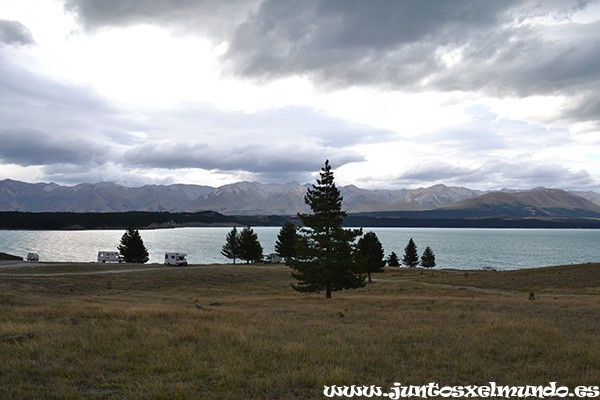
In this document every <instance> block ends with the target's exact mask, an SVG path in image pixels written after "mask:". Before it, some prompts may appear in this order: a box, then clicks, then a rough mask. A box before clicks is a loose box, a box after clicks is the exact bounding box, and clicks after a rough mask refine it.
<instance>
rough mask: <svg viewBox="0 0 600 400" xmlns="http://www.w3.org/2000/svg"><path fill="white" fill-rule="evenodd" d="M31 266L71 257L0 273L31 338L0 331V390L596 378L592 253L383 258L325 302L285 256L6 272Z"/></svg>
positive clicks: (272, 394)
mask: <svg viewBox="0 0 600 400" xmlns="http://www.w3.org/2000/svg"><path fill="white" fill-rule="evenodd" d="M87 267H88V266H82V267H81V269H82V270H83V269H84V268H87ZM32 268H34V269H35V271H48V272H53V273H58V272H69V271H73V269H74V266H67V267H63V266H60V265H53V266H51V269H48V270H47V269H46V267H44V266H43V265H40V266H36V267H30V268H29V269H24V270H18V269H17V268H12V269H10V270H9V269H2V270H0V336H8V335H15V334H25V333H34V334H35V337H34V338H33V339H22V340H0V359H1V360H2V363H0V398H45V397H51V395H52V396H54V397H56V398H78V397H83V398H205V399H239V398H246V399H252V398H255V399H262V398H315V399H319V398H323V394H322V393H323V386H324V385H332V384H348V385H351V384H358V385H363V384H364V385H380V386H382V387H389V386H391V385H392V384H393V382H402V383H405V384H416V385H424V384H427V383H429V382H437V383H439V384H440V385H460V384H465V385H466V384H483V383H486V382H489V381H495V382H498V383H499V384H510V385H515V384H536V385H537V384H541V385H544V384H547V383H548V382H549V381H557V382H558V383H559V384H560V385H569V386H571V387H575V386H577V385H597V383H598V382H599V381H600V353H598V352H597V351H590V349H597V348H599V347H600V336H598V335H597V332H598V331H599V329H600V317H599V315H600V312H599V311H600V304H599V302H598V299H597V295H598V294H600V285H598V284H599V283H600V265H598V264H591V265H583V266H568V267H556V268H549V269H540V270H534V269H532V270H525V271H514V272H487V273H483V272H477V273H475V272H469V273H466V274H465V273H463V272H444V271H424V270H421V269H415V270H412V269H410V270H409V269H399V268H398V269H388V270H387V271H386V272H385V273H383V274H377V275H376V276H375V277H376V278H378V279H380V281H377V282H375V283H373V284H369V285H368V286H367V287H366V288H363V289H359V290H354V291H348V292H336V293H334V295H333V297H334V298H333V299H332V300H329V301H327V300H325V299H324V298H323V297H324V295H323V294H320V295H305V294H300V293H295V292H293V291H292V289H291V288H290V283H291V282H292V279H291V277H290V272H289V270H288V269H287V268H273V267H268V268H258V267H252V266H250V267H248V266H235V267H234V266H228V267H224V266H222V267H211V266H206V267H198V268H188V269H185V268H173V269H167V270H165V269H162V268H158V267H157V268H153V269H151V270H149V271H136V272H127V273H123V274H113V275H110V274H108V275H70V276H24V275H22V276H14V275H13V276H7V275H6V274H7V273H8V272H11V273H15V272H18V271H21V273H23V272H31V271H32V270H33V269H32ZM61 268H62V269H61ZM106 268H107V269H114V268H117V269H118V268H122V269H129V268H131V266H118V265H117V266H110V267H106ZM75 269H77V268H75ZM88 271H89V270H88ZM3 274H5V275H4V276H2V275H3ZM471 288H486V289H488V290H489V291H488V292H481V291H478V290H475V289H471ZM494 290H497V291H498V292H494ZM513 291H514V293H510V292H513ZM529 291H534V292H535V293H536V295H537V297H538V298H537V299H536V300H535V301H531V300H529V296H528V293H529ZM541 293H544V295H542V296H540V295H538V294H541ZM198 307H201V308H198Z"/></svg>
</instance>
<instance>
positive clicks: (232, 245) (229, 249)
mask: <svg viewBox="0 0 600 400" xmlns="http://www.w3.org/2000/svg"><path fill="white" fill-rule="evenodd" d="M221 254H222V255H224V256H225V257H227V258H229V259H232V260H233V263H234V264H235V261H236V260H237V259H238V258H239V259H240V260H244V261H246V263H248V264H249V263H251V262H257V261H260V260H262V257H263V248H262V246H261V244H260V242H259V241H258V235H257V234H256V233H254V231H253V230H252V228H250V227H249V226H247V227H245V228H244V229H242V231H241V232H238V230H237V228H236V227H233V229H232V230H231V232H229V233H228V234H227V237H226V238H225V244H224V245H223V247H222V248H221Z"/></svg>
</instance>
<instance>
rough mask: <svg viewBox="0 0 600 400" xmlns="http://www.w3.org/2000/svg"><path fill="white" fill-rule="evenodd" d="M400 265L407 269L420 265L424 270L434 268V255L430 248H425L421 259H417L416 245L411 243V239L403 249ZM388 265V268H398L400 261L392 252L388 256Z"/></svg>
mask: <svg viewBox="0 0 600 400" xmlns="http://www.w3.org/2000/svg"><path fill="white" fill-rule="evenodd" d="M402 264H404V265H406V266H407V267H410V268H414V267H416V266H417V265H420V266H421V267H424V268H433V267H435V254H434V253H433V250H431V247H429V246H427V247H426V248H425V251H423V254H422V255H421V258H419V253H418V252H417V245H416V244H415V242H414V241H413V239H412V238H410V240H409V241H408V244H407V245H406V247H405V248H404V257H402ZM388 265H389V266H390V267H399V266H400V261H399V260H398V256H397V255H396V253H394V252H393V251H392V253H391V254H390V258H389V259H388Z"/></svg>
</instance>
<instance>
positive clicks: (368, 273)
mask: <svg viewBox="0 0 600 400" xmlns="http://www.w3.org/2000/svg"><path fill="white" fill-rule="evenodd" d="M367 275H368V276H369V283H373V281H372V280H371V273H370V272H367Z"/></svg>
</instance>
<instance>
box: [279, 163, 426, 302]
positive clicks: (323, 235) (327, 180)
mask: <svg viewBox="0 0 600 400" xmlns="http://www.w3.org/2000/svg"><path fill="white" fill-rule="evenodd" d="M304 201H305V202H306V204H307V205H308V206H309V207H310V209H311V210H312V212H313V213H312V214H298V216H299V217H300V219H301V220H302V223H303V224H304V226H305V228H302V229H299V228H296V227H295V226H294V225H293V224H292V223H291V222H289V221H288V222H286V223H285V224H284V226H283V227H282V228H281V231H280V232H279V235H278V237H277V242H276V243H275V251H276V252H277V253H278V254H279V255H280V256H283V257H285V259H286V263H287V265H289V266H290V267H291V268H292V269H294V271H293V272H292V276H293V277H294V278H295V279H296V280H297V284H293V285H292V287H293V288H294V289H295V290H297V291H300V292H320V291H325V297H326V298H331V293H332V292H333V291H338V290H344V289H355V288H359V287H363V286H364V285H365V284H366V282H365V279H368V281H369V282H371V274H372V273H376V272H383V267H384V266H385V264H386V260H385V259H384V252H383V246H382V245H381V242H380V241H379V239H378V238H377V235H376V234H375V233H374V232H367V233H366V234H365V235H364V236H362V229H344V228H342V222H343V219H344V217H346V212H345V211H343V210H342V208H341V207H342V196H341V194H340V191H339V190H338V189H337V187H336V186H335V183H334V177H333V172H332V171H331V166H330V165H329V161H328V160H327V161H325V167H324V168H321V172H320V178H319V179H317V184H316V185H312V188H311V189H308V191H307V193H306V196H305V198H304ZM359 236H362V237H361V238H360V239H359V240H358V241H356V243H355V240H356V238H357V237H359ZM387 261H388V262H390V265H392V264H396V265H398V266H399V262H398V258H397V256H396V255H395V253H393V252H392V254H391V256H390V258H389V259H388V260H387ZM403 263H404V264H405V265H407V266H409V267H416V266H417V265H419V264H421V265H422V266H423V267H427V268H431V267H434V266H435V255H434V254H433V251H432V250H431V248H430V247H427V248H426V249H425V252H424V253H423V255H422V256H421V259H420V260H419V256H418V253H417V247H416V245H415V243H414V241H413V240H412V238H411V239H410V240H409V243H408V245H407V246H406V248H405V254H404V258H403Z"/></svg>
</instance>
